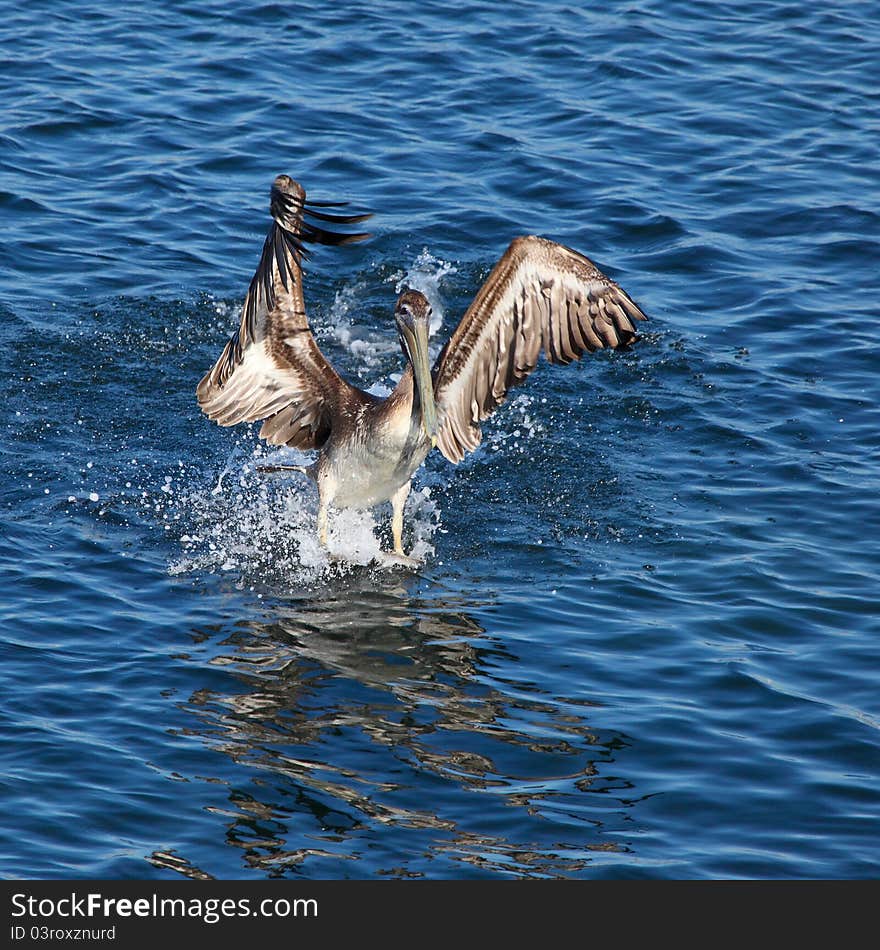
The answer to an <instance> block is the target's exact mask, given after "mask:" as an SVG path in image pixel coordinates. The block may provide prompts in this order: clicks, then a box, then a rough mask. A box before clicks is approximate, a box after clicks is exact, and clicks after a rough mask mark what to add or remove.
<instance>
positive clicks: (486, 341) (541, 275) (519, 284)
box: [434, 237, 647, 462]
mask: <svg viewBox="0 0 880 950" xmlns="http://www.w3.org/2000/svg"><path fill="white" fill-rule="evenodd" d="M645 319H647V318H646V317H645V315H644V313H642V311H641V310H640V309H639V307H638V306H637V305H636V304H635V303H634V302H633V301H632V299H631V298H630V297H629V295H628V294H627V293H626V292H625V291H624V290H623V289H622V288H620V287H619V286H618V285H617V284H616V283H615V282H614V281H613V280H611V278H609V277H606V276H605V274H603V273H602V272H601V271H600V270H599V268H598V267H596V265H595V264H594V263H593V262H592V261H591V260H589V259H588V258H586V257H584V255H583V254H579V253H578V252H577V251H573V250H571V248H568V247H564V246H563V245H561V244H555V243H554V242H553V241H548V240H546V239H545V238H540V237H521V238H516V239H515V240H514V241H513V242H512V243H511V245H510V247H509V248H508V249H507V251H506V252H505V253H504V256H503V257H502V258H501V260H500V261H499V262H498V263H497V264H496V265H495V267H494V268H493V270H492V272H491V273H490V274H489V277H488V278H487V279H486V282H485V283H484V284H483V286H482V287H481V288H480V290H479V292H478V293H477V296H476V297H475V298H474V300H473V303H471V305H470V307H468V309H467V312H466V313H465V315H464V316H463V317H462V319H461V322H460V323H459V325H458V327H457V328H456V330H455V333H453V334H452V336H451V337H450V339H449V342H448V343H447V344H446V346H445V347H444V348H443V350H442V351H441V353H440V355H439V356H438V357H437V362H436V363H435V364H434V394H435V399H436V402H437V408H438V412H439V415H440V419H441V422H440V426H439V431H438V435H437V445H438V447H439V449H440V451H441V452H442V453H443V454H444V455H445V456H446V458H448V459H449V461H450V462H460V461H461V460H462V459H463V458H464V456H465V454H466V453H467V452H471V451H473V450H474V449H475V448H476V447H477V446H478V445H479V444H480V439H481V438H482V432H481V430H480V422H481V421H482V420H483V419H485V418H486V417H487V416H488V415H489V414H490V413H491V412H492V411H493V410H494V409H495V408H496V407H498V406H500V405H501V403H503V402H504V400H505V398H506V397H507V393H508V390H510V389H511V388H512V387H513V386H517V385H519V384H520V383H522V382H523V381H524V380H525V379H526V377H527V376H528V375H529V374H530V373H531V372H532V370H533V369H534V368H535V366H536V365H537V363H538V356H539V355H540V353H541V351H542V350H543V352H544V354H545V356H546V357H547V359H548V360H549V362H551V363H570V362H571V361H572V360H576V359H578V358H579V357H580V356H581V355H582V354H583V353H584V352H585V351H588V352H591V353H592V352H593V351H594V350H598V349H602V348H603V347H606V346H610V347H619V346H625V345H626V344H627V343H630V342H632V341H633V340H634V339H635V337H636V328H635V323H636V321H639V320H645Z"/></svg>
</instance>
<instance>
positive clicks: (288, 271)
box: [196, 175, 369, 449]
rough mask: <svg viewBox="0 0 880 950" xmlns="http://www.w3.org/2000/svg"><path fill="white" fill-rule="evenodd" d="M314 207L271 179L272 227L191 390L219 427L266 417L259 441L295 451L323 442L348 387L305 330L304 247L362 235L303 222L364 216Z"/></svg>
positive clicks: (291, 185)
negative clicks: (212, 357)
mask: <svg viewBox="0 0 880 950" xmlns="http://www.w3.org/2000/svg"><path fill="white" fill-rule="evenodd" d="M329 206H330V205H328V204H321V205H318V207H329ZM314 207H315V205H306V201H305V192H304V191H303V189H302V187H301V186H300V185H299V184H297V183H296V182H295V181H293V179H291V178H289V177H288V176H286V175H279V176H278V178H276V179H275V182H274V184H273V185H272V196H271V202H270V211H271V214H272V218H273V222H272V225H271V227H270V229H269V234H268V236H267V237H266V241H265V243H264V245H263V253H262V255H261V256H260V263H259V266H258V267H257V271H256V273H255V274H254V277H253V279H252V280H251V283H250V287H249V288H248V292H247V296H246V297H245V300H244V305H243V307H242V312H241V322H240V324H239V327H238V329H237V330H236V331H235V333H233V335H232V338H231V339H230V340H229V342H228V343H227V344H226V347H225V348H224V350H223V352H222V353H221V354H220V358H219V359H218V360H217V362H216V363H215V364H214V366H213V368H212V369H211V370H210V371H209V372H208V373H207V374H206V375H205V377H204V378H203V379H202V381H201V382H200V383H199V385H198V387H197V388H196V396H197V397H198V401H199V405H200V406H201V408H202V411H203V412H204V413H205V414H206V415H207V416H208V418H210V419H213V420H214V421H215V422H217V423H218V424H219V425H222V426H231V425H235V423H237V422H252V421H254V420H256V419H265V420H266V421H265V422H264V423H263V426H262V428H261V429H260V436H261V437H262V438H264V439H266V440H267V441H268V442H271V443H273V444H274V445H292V446H295V447H296V448H300V449H312V448H319V447H320V446H321V445H322V444H323V443H324V441H326V439H327V436H328V435H329V433H330V425H331V420H332V418H333V413H334V410H335V409H336V407H337V406H338V404H339V402H340V400H341V399H343V398H344V397H345V395H346V393H347V391H348V390H350V389H352V387H351V386H350V385H349V384H348V383H347V382H345V380H343V379H342V378H341V377H340V376H339V375H338V374H337V373H336V371H335V370H334V369H333V367H332V366H331V365H330V363H328V362H327V360H326V359H325V358H324V355H323V354H322V353H321V351H320V350H319V349H318V345H317V343H316V342H315V338H314V337H313V336H312V333H311V330H310V329H309V323H308V319H307V318H306V311H305V302H304V298H303V289H302V277H303V270H302V260H303V257H304V256H305V255H306V250H305V248H304V242H315V243H319V244H349V243H351V242H353V241H360V240H363V239H364V238H366V237H369V235H368V234H341V233H337V232H333V231H327V230H325V229H324V228H322V227H319V226H317V225H314V224H311V223H310V222H308V221H306V220H305V219H304V217H303V215H304V214H305V215H310V216H311V217H313V218H316V219H318V220H321V221H330V222H333V223H337V224H354V223H356V222H358V221H363V220H364V219H365V218H368V217H369V215H336V214H328V213H326V212H324V211H316V210H313V209H314Z"/></svg>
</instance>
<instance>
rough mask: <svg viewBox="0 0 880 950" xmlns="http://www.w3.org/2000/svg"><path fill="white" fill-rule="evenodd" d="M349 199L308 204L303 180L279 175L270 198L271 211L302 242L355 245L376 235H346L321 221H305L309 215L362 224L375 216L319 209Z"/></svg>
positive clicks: (338, 204)
mask: <svg viewBox="0 0 880 950" xmlns="http://www.w3.org/2000/svg"><path fill="white" fill-rule="evenodd" d="M345 204H346V202H344V201H343V202H338V201H310V202H308V204H306V192H305V189H304V188H303V186H302V185H301V184H299V182H297V181H295V180H294V179H293V178H291V177H290V175H278V177H277V178H276V179H275V181H273V182H272V191H271V197H270V201H269V211H270V213H271V215H272V217H273V218H274V219H275V222H276V223H277V224H278V226H279V227H280V228H282V229H283V230H284V231H287V232H288V233H290V234H292V235H293V236H294V237H295V238H296V239H297V240H298V241H309V242H311V243H313V244H331V245H341V244H355V243H356V242H358V241H365V240H366V239H367V238H369V237H372V236H373V235H372V234H370V233H367V232H359V233H356V234H345V233H341V232H337V231H330V230H328V229H327V228H322V227H320V226H319V225H317V224H312V223H311V222H309V221H305V220H303V215H304V214H305V215H308V216H309V217H310V218H313V219H315V220H317V221H326V222H327V223H328V224H342V225H345V224H359V223H360V222H361V221H366V220H367V218H371V217H372V214H329V213H327V212H326V211H318V210H316V209H317V208H338V207H343V206H344V205H345Z"/></svg>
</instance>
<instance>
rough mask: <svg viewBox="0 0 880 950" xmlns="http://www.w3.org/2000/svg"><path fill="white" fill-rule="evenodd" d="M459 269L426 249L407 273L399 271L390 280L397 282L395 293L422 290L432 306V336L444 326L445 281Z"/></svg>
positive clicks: (424, 248) (423, 249)
mask: <svg viewBox="0 0 880 950" xmlns="http://www.w3.org/2000/svg"><path fill="white" fill-rule="evenodd" d="M457 273H458V268H457V267H456V266H455V265H454V264H450V263H449V261H444V260H443V259H442V258H439V257H434V255H433V254H431V253H430V251H428V249H427V248H426V247H423V248H422V251H421V253H420V254H419V256H418V257H417V258H416V259H415V261H414V262H413V264H412V266H411V267H410V268H409V269H408V270H407V271H406V272H400V271H398V272H397V273H395V274H392V276H391V277H390V278H389V279H390V280H393V281H394V282H395V285H394V292H395V293H398V294H399V293H400V292H401V290H403V288H404V287H409V288H410V289H411V290H420V291H421V292H422V293H423V294H424V295H425V296H426V297H427V298H428V303H429V304H430V305H431V310H432V313H431V328H430V333H431V336H435V335H436V334H437V333H438V332H439V330H440V328H441V327H442V326H443V318H444V316H445V314H446V304H445V302H444V300H443V295H442V294H441V292H440V285H441V283H442V282H443V279H444V278H445V277H447V276H448V275H449V274H457Z"/></svg>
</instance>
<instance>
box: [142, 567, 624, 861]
mask: <svg viewBox="0 0 880 950" xmlns="http://www.w3.org/2000/svg"><path fill="white" fill-rule="evenodd" d="M417 583H418V582H417V581H416V580H413V579H407V580H404V581H400V580H393V579H389V578H388V577H387V575H385V576H383V577H382V578H381V580H378V579H377V577H376V576H375V575H374V574H369V573H363V574H359V575H351V576H349V577H348V578H346V579H343V580H340V581H337V582H336V586H335V587H334V589H332V590H327V591H324V592H322V594H321V596H316V595H315V592H314V591H313V592H311V593H310V594H309V596H308V597H303V598H301V599H292V600H288V601H286V602H280V603H277V604H274V605H273V606H272V615H271V617H270V618H267V619H266V620H265V621H261V622H255V621H252V620H249V621H247V622H244V623H242V624H241V625H239V626H237V627H236V628H235V629H234V631H233V632H232V633H231V634H230V635H228V636H227V637H226V638H225V639H223V640H222V642H221V643H220V644H219V654H218V655H216V656H215V657H214V658H213V659H212V660H211V664H212V666H213V667H214V668H217V667H220V668H222V669H223V670H224V671H228V673H229V674H231V678H230V684H232V683H234V684H235V688H234V689H229V690H218V689H217V688H216V686H212V687H211V688H205V689H204V690H201V691H199V692H197V693H195V694H193V695H192V696H191V697H190V700H189V702H188V703H187V704H186V705H185V708H186V709H187V711H188V712H189V713H192V714H194V716H195V717H196V718H197V719H198V720H199V726H198V728H197V729H196V730H194V731H195V733H196V734H198V735H201V736H202V737H203V738H204V740H205V741H206V742H207V743H208V744H209V745H210V746H211V747H212V748H214V749H218V750H221V751H223V752H224V753H226V755H228V756H229V757H230V758H231V759H232V760H233V761H234V762H235V764H236V769H235V770H234V773H233V776H234V777H233V778H232V779H230V777H229V773H228V769H225V768H224V770H222V774H221V777H220V778H219V779H218V780H219V781H223V782H226V783H228V784H229V786H230V792H229V807H228V808H224V809H223V810H222V814H223V817H224V818H226V819H227V820H228V823H227V831H226V840H227V843H228V844H230V845H233V846H235V847H238V848H240V849H241V851H242V855H243V860H244V862H245V865H246V866H249V867H250V868H252V869H254V870H255V871H257V872H258V873H260V872H261V873H263V874H265V875H269V876H279V875H283V874H285V873H294V872H295V871H296V869H297V868H299V867H300V866H301V865H302V863H303V862H304V861H307V860H308V861H309V862H310V864H309V868H308V871H307V872H305V871H304V870H302V869H300V871H299V873H308V875H309V876H328V877H337V876H343V875H344V876H351V877H357V876H367V875H370V874H372V873H376V872H375V871H374V870H367V869H366V868H365V869H364V870H363V871H359V869H358V865H357V859H358V858H360V857H366V856H367V851H368V849H371V848H372V849H375V848H376V847H377V844H376V841H377V836H376V834H375V830H376V829H377V828H379V829H380V834H379V836H378V840H382V838H383V836H386V835H397V836H400V835H404V836H407V840H406V842H405V844H402V843H401V842H400V841H398V842H397V843H396V844H395V845H394V846H393V847H390V846H389V849H388V853H389V854H390V853H395V854H397V855H398V859H397V861H398V864H397V865H396V866H388V867H384V868H382V869H381V871H380V872H379V873H387V874H394V875H398V876H420V875H423V874H424V875H426V876H431V875H432V874H433V873H439V874H441V875H442V876H447V877H448V876H472V875H477V876H479V873H480V871H479V870H477V869H482V870H483V872H484V873H490V874H496V875H497V873H498V872H502V873H506V874H507V875H510V876H544V877H546V876H562V877H565V876H570V875H572V874H576V872H577V871H578V870H580V869H582V868H584V867H585V866H587V864H588V863H589V862H590V860H591V858H592V857H594V856H595V852H596V851H597V850H608V849H612V850H623V848H622V847H621V846H620V845H618V843H617V839H616V838H615V837H613V836H612V837H607V836H605V833H607V832H608V831H609V830H612V831H614V830H616V828H615V822H616V821H620V820H622V819H620V817H619V815H618V817H617V818H615V817H614V815H613V814H609V813H610V812H612V811H613V809H610V808H609V805H611V804H612V803H611V802H610V801H609V800H608V797H607V796H605V795H603V796H601V799H602V802H601V805H600V806H599V807H597V803H598V800H599V798H600V796H595V795H592V796H589V797H588V798H587V797H585V795H584V793H585V792H610V793H611V795H612V797H614V798H615V799H617V798H620V796H621V794H626V787H625V783H623V784H621V782H620V780H618V779H614V778H613V777H608V778H603V777H602V776H601V773H600V766H602V765H604V764H606V763H607V762H608V761H610V760H612V758H613V756H614V754H615V752H616V749H617V747H619V746H620V745H621V742H620V739H619V737H616V738H614V739H612V740H610V741H609V740H608V739H607V738H600V737H599V736H598V735H597V734H595V733H594V732H593V731H591V730H590V728H589V726H588V725H587V723H586V722H585V720H584V718H583V713H584V707H585V706H586V707H587V709H589V705H590V704H589V703H584V702H583V701H582V700H581V701H571V700H565V699H561V698H559V697H553V696H548V695H547V694H545V693H542V691H541V690H539V689H537V688H535V687H534V686H533V685H530V684H528V683H520V684H508V683H505V682H502V681H501V680H500V679H498V678H496V677H494V676H493V674H492V669H493V668H503V669H509V668H510V665H511V663H513V662H515V658H511V657H510V656H509V655H508V654H507V652H506V651H505V649H504V647H503V646H502V645H500V644H499V642H498V641H497V640H495V639H493V638H491V637H489V636H487V635H486V634H485V632H484V630H483V628H482V627H481V625H480V624H479V623H478V622H477V621H476V620H475V619H474V618H473V616H472V612H474V611H475V610H479V609H481V608H482V607H485V606H491V605H475V604H464V603H457V602H456V601H455V600H454V599H453V598H448V599H446V600H443V599H440V598H438V597H433V596H423V595H420V594H418V593H413V592H412V589H413V588H415V587H416V585H417ZM494 684H498V685H494ZM502 690H503V692H502ZM240 766H243V767H244V769H245V770H246V772H247V779H249V780H247V779H246V778H245V776H243V775H242V774H241V773H240V771H239V769H238V767H240ZM245 786H246V787H245ZM621 801H622V799H621ZM502 806H506V807H504V808H502ZM510 806H514V807H515V808H517V809H519V810H520V816H521V817H520V818H517V819H515V816H513V815H512V814H511V812H510V811H509V807H510ZM624 807H625V806H624V805H620V804H618V812H620V811H621V810H622V809H623V808H624ZM215 810H216V809H215ZM514 819H515V820H514ZM573 823H579V824H580V825H581V828H580V830H579V832H578V836H577V837H576V838H575V840H579V841H582V842H583V844H582V845H579V846H578V847H576V848H573V847H572V845H571V843H570V842H571V838H572V835H571V825H572V824H573ZM490 829H491V830H490ZM511 829H513V830H514V831H515V837H516V840H511V838H513V837H514V835H511V833H510V832H511ZM560 837H562V838H563V839H564V840H567V841H568V842H569V843H568V844H564V845H563V844H560V843H559V839H560ZM401 853H404V854H407V855H411V856H412V860H411V861H409V862H407V863H406V864H405V865H401V864H400V862H399V855H400V854H401ZM374 861H375V856H374V855H373V856H371V863H372V862H374ZM312 862H314V863H312ZM317 862H320V863H317ZM347 862H350V863H347ZM460 862H464V864H462V863H460ZM153 863H155V864H157V865H159V866H162V867H174V868H175V869H176V870H178V871H180V873H184V874H187V875H188V876H193V877H194V876H199V874H203V873H205V871H207V870H209V869H195V868H190V869H187V868H182V867H181V866H180V865H181V864H182V863H184V859H182V858H180V857H179V856H176V855H171V856H170V857H169V856H168V855H161V854H159V853H157V854H155V855H154V856H153ZM468 866H469V867H470V868H471V870H470V871H468V870H466V867H468ZM456 868H458V869H459V870H458V871H456V870H455V869H456Z"/></svg>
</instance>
